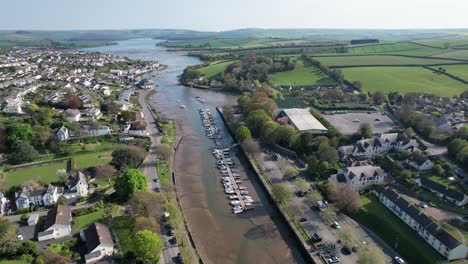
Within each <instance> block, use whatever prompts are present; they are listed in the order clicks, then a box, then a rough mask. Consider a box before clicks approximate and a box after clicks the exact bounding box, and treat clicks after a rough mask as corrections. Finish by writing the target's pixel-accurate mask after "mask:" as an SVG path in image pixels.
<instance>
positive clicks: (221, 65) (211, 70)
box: [198, 61, 234, 79]
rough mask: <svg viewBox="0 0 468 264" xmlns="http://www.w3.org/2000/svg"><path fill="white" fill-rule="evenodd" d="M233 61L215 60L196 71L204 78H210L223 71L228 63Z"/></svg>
mask: <svg viewBox="0 0 468 264" xmlns="http://www.w3.org/2000/svg"><path fill="white" fill-rule="evenodd" d="M233 62H234V61H215V62H212V63H210V65H208V66H206V67H202V68H199V69H198V71H199V72H200V73H201V74H202V75H203V77H205V78H206V79H211V78H213V77H215V76H216V75H218V74H220V73H222V72H224V70H226V68H227V66H229V64H231V63H233Z"/></svg>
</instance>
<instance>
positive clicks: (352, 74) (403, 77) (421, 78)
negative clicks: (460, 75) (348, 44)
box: [342, 66, 468, 97]
mask: <svg viewBox="0 0 468 264" xmlns="http://www.w3.org/2000/svg"><path fill="white" fill-rule="evenodd" d="M444 67H445V66H444ZM342 70H343V73H344V76H345V79H346V80H348V81H350V82H353V81H361V83H362V90H363V91H368V92H377V91H383V92H386V93H388V92H399V93H402V94H405V93H410V92H417V93H427V94H435V95H439V96H444V97H451V96H459V95H460V94H461V93H462V92H463V91H465V90H466V89H468V85H466V84H463V83H461V82H459V81H456V80H454V79H452V78H450V77H448V76H445V75H440V74H436V73H434V72H432V71H430V70H427V69H424V68H421V67H359V68H343V69H342Z"/></svg>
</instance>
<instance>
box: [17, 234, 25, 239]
mask: <svg viewBox="0 0 468 264" xmlns="http://www.w3.org/2000/svg"><path fill="white" fill-rule="evenodd" d="M16 238H18V239H19V240H24V237H23V235H17V236H16Z"/></svg>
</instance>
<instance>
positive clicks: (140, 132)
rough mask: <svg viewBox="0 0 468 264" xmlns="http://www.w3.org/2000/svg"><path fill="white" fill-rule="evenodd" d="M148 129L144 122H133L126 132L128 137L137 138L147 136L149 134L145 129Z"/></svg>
mask: <svg viewBox="0 0 468 264" xmlns="http://www.w3.org/2000/svg"><path fill="white" fill-rule="evenodd" d="M147 127H148V123H147V122H146V121H144V120H139V121H135V122H133V123H131V124H130V129H129V130H128V134H130V135H137V136H149V132H148V130H147V129H146V128H147Z"/></svg>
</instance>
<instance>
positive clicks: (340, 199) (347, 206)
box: [328, 185, 361, 213]
mask: <svg viewBox="0 0 468 264" xmlns="http://www.w3.org/2000/svg"><path fill="white" fill-rule="evenodd" d="M330 186H333V185H330ZM328 195H329V198H330V200H331V201H332V202H333V205H334V206H335V207H336V208H337V209H338V210H340V211H344V212H348V213H354V212H356V211H357V210H359V208H360V207H361V198H360V197H359V192H358V191H356V190H355V189H353V188H351V187H348V186H345V187H336V188H333V187H330V188H329V194H328Z"/></svg>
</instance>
